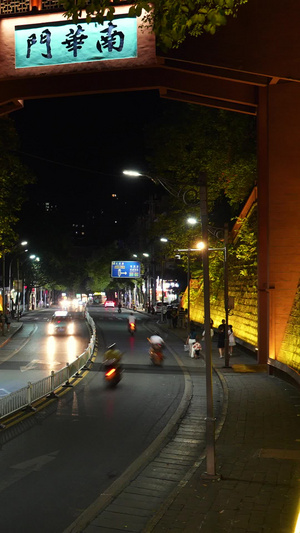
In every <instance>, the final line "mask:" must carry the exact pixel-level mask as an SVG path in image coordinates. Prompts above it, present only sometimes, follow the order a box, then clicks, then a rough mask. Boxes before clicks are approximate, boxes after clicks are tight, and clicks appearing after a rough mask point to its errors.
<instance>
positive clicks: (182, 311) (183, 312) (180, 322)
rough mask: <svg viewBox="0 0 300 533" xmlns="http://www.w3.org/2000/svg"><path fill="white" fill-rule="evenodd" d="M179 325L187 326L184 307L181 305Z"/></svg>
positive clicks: (181, 326)
mask: <svg viewBox="0 0 300 533" xmlns="http://www.w3.org/2000/svg"><path fill="white" fill-rule="evenodd" d="M178 325H179V327H180V328H184V327H185V311H184V309H183V307H180V309H179V313H178Z"/></svg>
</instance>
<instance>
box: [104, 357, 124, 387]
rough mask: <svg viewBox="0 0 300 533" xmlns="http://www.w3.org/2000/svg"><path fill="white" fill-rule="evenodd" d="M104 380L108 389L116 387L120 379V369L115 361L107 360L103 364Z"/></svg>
mask: <svg viewBox="0 0 300 533" xmlns="http://www.w3.org/2000/svg"><path fill="white" fill-rule="evenodd" d="M104 367H105V373H104V379H105V381H106V383H107V385H108V386H109V387H116V385H118V383H119V382H120V381H121V379H122V372H123V371H122V367H121V365H120V363H119V362H118V361H117V360H116V359H107V361H105V362H104Z"/></svg>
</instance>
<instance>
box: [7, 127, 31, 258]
mask: <svg viewBox="0 0 300 533" xmlns="http://www.w3.org/2000/svg"><path fill="white" fill-rule="evenodd" d="M17 148H18V137H17V134H16V131H15V129H14V126H13V122H12V120H11V119H9V118H8V117H4V118H1V119H0V154H1V157H0V255H2V254H3V253H7V252H9V251H10V250H11V248H12V247H13V245H14V243H15V242H16V240H17V238H18V236H17V234H16V230H15V226H16V224H17V222H18V213H19V211H20V209H21V206H22V203H23V202H24V192H25V187H26V185H28V184H29V183H32V182H33V181H34V178H33V176H32V175H31V174H30V173H29V171H28V169H27V168H25V167H24V165H23V164H22V163H21V161H20V160H19V158H18V156H17V155H16V151H17Z"/></svg>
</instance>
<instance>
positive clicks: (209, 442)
mask: <svg viewBox="0 0 300 533" xmlns="http://www.w3.org/2000/svg"><path fill="white" fill-rule="evenodd" d="M200 217H201V224H202V239H203V241H204V243H205V244H206V246H205V247H204V248H203V253H202V258H203V282H204V331H205V371H206V419H205V420H206V473H205V474H206V476H207V477H209V478H210V479H213V478H218V477H219V476H217V475H216V459H215V418H214V406H213V386H212V354H211V336H210V289H209V259H208V256H209V250H208V213H207V181H206V174H204V173H201V174H200Z"/></svg>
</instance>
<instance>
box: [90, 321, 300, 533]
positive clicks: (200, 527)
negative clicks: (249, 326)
mask: <svg viewBox="0 0 300 533" xmlns="http://www.w3.org/2000/svg"><path fill="white" fill-rule="evenodd" d="M172 333H176V335H177V336H179V337H180V336H182V338H184V332H183V331H176V332H172ZM234 350H235V353H234V356H233V357H232V358H231V361H230V366H231V367H230V368H224V360H222V359H219V357H218V353H217V347H216V343H215V342H213V365H214V367H215V370H216V372H217V374H218V375H219V379H220V380H221V381H222V380H223V394H224V403H225V404H226V405H225V407H226V409H225V411H224V404H223V415H224V416H223V422H222V424H221V428H220V431H217V434H216V436H217V437H218V438H217V440H216V472H217V474H218V479H217V480H212V479H210V478H208V479H207V476H205V470H206V461H205V453H203V452H204V450H205V427H204V424H203V417H201V415H200V413H199V404H198V406H197V407H198V409H197V408H196V409H194V412H192V409H193V407H192V404H193V402H191V406H190V408H189V409H188V411H187V413H186V416H185V417H184V419H183V420H182V422H181V424H180V427H179V429H178V432H177V434H176V436H175V437H174V439H172V440H171V442H170V443H169V444H167V445H166V446H165V447H164V448H163V450H161V452H160V453H159V454H158V456H157V458H156V459H155V460H154V461H153V462H152V463H151V464H150V465H149V466H148V467H146V468H145V470H144V471H143V472H142V473H141V474H140V475H139V476H137V478H136V479H134V480H133V481H132V482H131V483H130V485H129V486H128V487H127V488H126V489H125V490H123V491H122V493H121V494H120V495H119V496H118V497H117V498H116V499H115V500H114V501H113V502H112V504H111V505H110V506H109V507H108V508H106V509H105V511H104V512H103V513H101V514H100V515H99V516H98V517H97V519H96V520H94V521H93V522H92V524H91V525H90V526H88V528H87V529H86V530H85V531H86V532H88V533H97V532H100V531H101V532H107V533H109V532H112V531H138V532H143V533H152V532H154V533H162V532H168V533H179V532H182V533H193V532H197V531H200V532H202V533H225V532H226V533H250V532H251V533H252V532H253V533H294V531H295V524H296V520H297V516H298V512H299V481H300V447H299V443H300V391H299V389H298V388H296V386H295V387H294V386H293V385H290V384H288V383H286V382H284V381H281V380H279V379H278V378H275V377H270V376H269V375H268V373H267V367H262V366H259V365H256V362H255V359H254V355H250V354H247V353H245V351H243V350H242V349H240V348H239V347H235V348H234ZM186 363H187V364H188V365H189V366H190V365H191V364H194V361H193V362H192V363H190V361H188V360H186ZM191 374H192V376H193V373H191ZM193 379H194V378H193ZM214 386H215V383H214ZM195 390H197V391H198V392H199V391H200V390H201V394H200V396H201V395H202V396H203V398H202V399H203V400H204V396H205V385H204V383H203V382H202V385H201V384H200V383H199V382H198V383H197V387H194V391H195ZM215 401H216V399H215ZM194 407H195V404H194ZM195 412H197V413H198V416H197V417H196V418H195V419H194V420H193V416H194V414H195ZM219 414H220V415H221V412H220V413H219ZM199 418H201V421H200V420H199ZM221 418H222V416H221ZM186 424H187V426H188V431H189V432H190V437H191V435H193V436H194V437H195V440H197V438H198V437H199V433H197V431H199V428H201V430H202V436H201V443H202V444H201V446H200V445H199V444H200V443H199V442H198V448H197V451H198V456H197V457H196V460H195V455H194V454H192V455H191V457H190V458H189V453H190V448H189V445H190V442H189V440H190V441H192V440H193V439H191V438H190V439H187V440H188V442H187V443H184V438H182V431H184V430H185V429H184V428H185V425H186ZM201 424H202V427H201ZM193 427H194V430H193ZM201 430H200V431H201ZM193 431H195V433H193ZM176 439H179V441H180V443H181V445H178V442H176ZM199 440H200V439H199ZM176 446H177V447H176ZM162 472H165V474H163V473H162ZM149 514H151V515H152V516H151V518H150V519H148V521H146V518H147V517H149ZM145 521H146V523H145Z"/></svg>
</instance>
